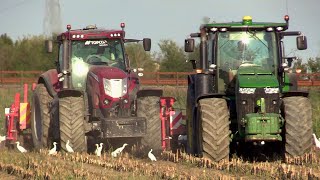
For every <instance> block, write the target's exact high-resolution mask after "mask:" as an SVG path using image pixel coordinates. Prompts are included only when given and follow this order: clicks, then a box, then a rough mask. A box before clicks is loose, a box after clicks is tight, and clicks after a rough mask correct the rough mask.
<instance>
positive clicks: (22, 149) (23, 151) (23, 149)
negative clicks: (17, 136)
mask: <svg viewBox="0 0 320 180" xmlns="http://www.w3.org/2000/svg"><path fill="white" fill-rule="evenodd" d="M16 144H17V148H18V150H19V151H20V152H22V153H26V152H28V151H27V150H26V149H25V148H24V147H22V146H20V142H19V141H17V142H16Z"/></svg>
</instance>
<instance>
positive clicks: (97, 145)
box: [94, 144, 99, 155]
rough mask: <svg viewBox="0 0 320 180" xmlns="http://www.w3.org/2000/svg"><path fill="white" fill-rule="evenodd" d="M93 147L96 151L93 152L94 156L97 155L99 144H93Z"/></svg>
mask: <svg viewBox="0 0 320 180" xmlns="http://www.w3.org/2000/svg"><path fill="white" fill-rule="evenodd" d="M95 145H96V150H95V151H94V154H95V155H98V149H99V144H95Z"/></svg>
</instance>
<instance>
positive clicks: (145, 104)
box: [137, 96, 162, 151]
mask: <svg viewBox="0 0 320 180" xmlns="http://www.w3.org/2000/svg"><path fill="white" fill-rule="evenodd" d="M159 102H160V98H159V97H157V96H146V97H141V98H138V100H137V116H138V117H145V118H146V122H147V133H146V135H145V136H144V137H143V138H142V141H141V143H142V145H144V146H146V147H149V148H152V149H153V151H161V150H162V143H161V120H160V116H159V113H160V109H159V108H160V106H159Z"/></svg>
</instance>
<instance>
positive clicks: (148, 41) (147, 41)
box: [143, 38, 151, 51]
mask: <svg viewBox="0 0 320 180" xmlns="http://www.w3.org/2000/svg"><path fill="white" fill-rule="evenodd" d="M143 48H144V50H145V51H150V49H151V39H150V38H143Z"/></svg>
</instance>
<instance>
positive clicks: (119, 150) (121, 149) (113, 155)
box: [111, 143, 128, 157]
mask: <svg viewBox="0 0 320 180" xmlns="http://www.w3.org/2000/svg"><path fill="white" fill-rule="evenodd" d="M127 145H128V144H127V143H124V144H123V145H122V147H119V148H118V149H116V150H114V151H113V152H112V153H111V156H112V157H117V156H118V154H120V153H121V152H122V151H123V149H124V148H125V147H126V146H127Z"/></svg>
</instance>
